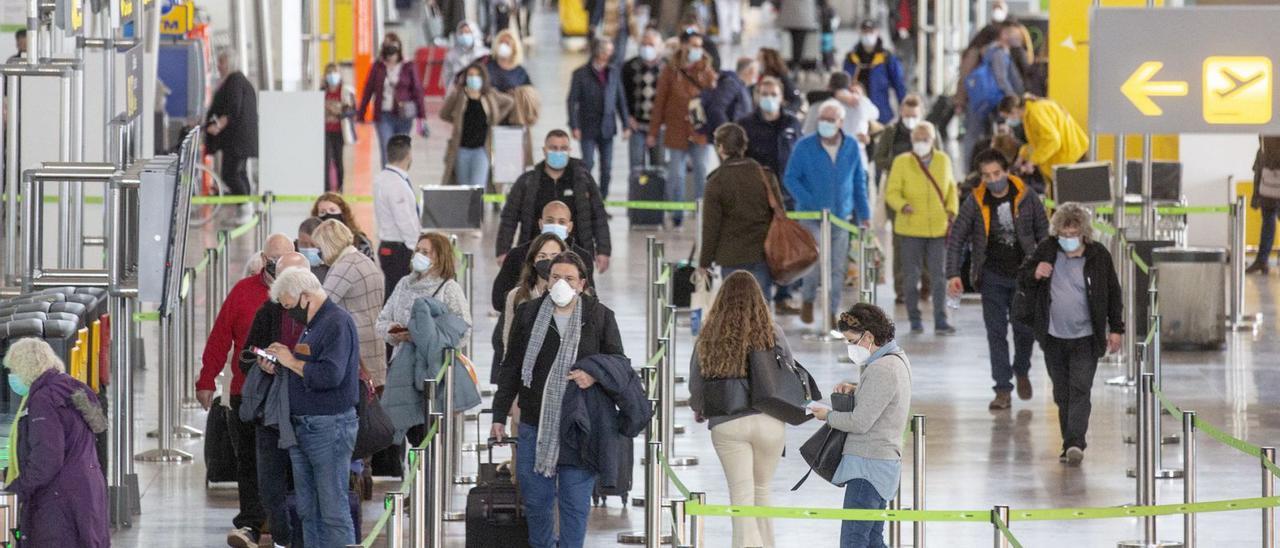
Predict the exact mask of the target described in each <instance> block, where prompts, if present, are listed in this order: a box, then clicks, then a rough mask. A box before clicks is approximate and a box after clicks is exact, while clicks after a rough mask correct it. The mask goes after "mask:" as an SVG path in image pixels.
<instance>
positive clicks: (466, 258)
mask: <svg viewBox="0 0 1280 548" xmlns="http://www.w3.org/2000/svg"><path fill="white" fill-rule="evenodd" d="M583 259H584V260H591V259H590V258H589V257H584V258H583ZM462 267H463V270H462V290H463V291H464V292H465V294H466V295H467V315H469V316H471V317H472V318H474V317H475V315H474V313H475V307H474V306H472V304H471V303H474V302H475V297H474V296H473V295H472V292H473V291H474V290H475V267H476V254H475V253H463V254H462ZM475 340H476V330H475V329H468V330H467V340H466V343H465V347H464V348H463V354H466V355H467V357H468V358H471V357H474V356H475V352H474V350H475ZM458 435H459V436H461V435H462V432H461V431H459V432H458ZM458 441H459V443H458V445H459V446H461V445H462V443H461V441H462V440H461V439H459V440H458Z"/></svg>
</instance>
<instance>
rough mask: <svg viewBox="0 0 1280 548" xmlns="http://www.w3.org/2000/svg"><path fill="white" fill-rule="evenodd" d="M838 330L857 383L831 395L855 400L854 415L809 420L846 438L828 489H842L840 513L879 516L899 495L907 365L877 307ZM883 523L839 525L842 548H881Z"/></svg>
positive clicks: (861, 310)
mask: <svg viewBox="0 0 1280 548" xmlns="http://www.w3.org/2000/svg"><path fill="white" fill-rule="evenodd" d="M836 328H837V329H839V330H840V333H842V334H843V335H844V338H845V341H847V342H848V343H849V359H850V360H852V361H853V365H854V367H856V368H857V369H858V377H857V381H855V382H842V383H840V384H838V385H836V387H835V390H834V391H835V392H839V393H842V394H853V398H854V401H856V402H857V405H856V406H854V408H853V411H832V410H830V409H829V408H826V407H816V406H815V407H814V408H813V416H814V418H816V419H818V420H820V421H826V422H827V424H829V425H830V426H831V427H832V428H834V429H836V430H840V431H842V432H847V433H848V437H847V438H846V439H845V442H844V452H843V453H844V455H843V457H842V458H841V460H840V466H839V467H838V468H837V469H836V473H835V475H834V476H833V477H832V478H831V483H834V484H836V485H840V486H843V487H844V508H847V509H861V510H883V509H884V508H885V501H888V500H890V499H892V498H893V497H894V495H896V494H897V492H898V478H899V477H900V476H901V475H902V432H903V431H904V430H906V428H907V421H908V420H909V416H910V409H911V361H910V360H908V359H907V353H906V352H905V351H903V350H902V347H900V346H898V343H897V341H895V340H894V325H893V321H892V320H890V319H889V318H888V316H886V315H885V313H884V311H883V310H881V309H880V307H878V306H875V305H873V304H866V303H858V304H855V305H853V307H852V308H850V309H849V311H848V312H845V313H843V314H841V315H840V321H839V322H838V324H837V326H836ZM884 545H885V544H884V522H883V521H843V522H841V523H840V548H872V547H876V546H884Z"/></svg>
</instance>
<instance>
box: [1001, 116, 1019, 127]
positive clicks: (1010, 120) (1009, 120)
mask: <svg viewBox="0 0 1280 548" xmlns="http://www.w3.org/2000/svg"><path fill="white" fill-rule="evenodd" d="M1004 123H1005V125H1007V126H1009V128H1010V129H1012V128H1015V127H1018V126H1021V125H1022V120H1019V119H1017V118H1005V120H1004Z"/></svg>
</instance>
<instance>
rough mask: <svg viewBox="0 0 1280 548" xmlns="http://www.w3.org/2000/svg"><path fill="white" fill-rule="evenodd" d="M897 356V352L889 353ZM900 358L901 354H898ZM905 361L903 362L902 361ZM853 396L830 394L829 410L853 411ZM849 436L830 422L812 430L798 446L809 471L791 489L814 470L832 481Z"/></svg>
mask: <svg viewBox="0 0 1280 548" xmlns="http://www.w3.org/2000/svg"><path fill="white" fill-rule="evenodd" d="M890 355H891V356H898V355H897V354H890ZM898 358H899V359H901V356H898ZM904 363H905V362H904ZM853 407H854V398H853V396H852V395H849V394H832V395H831V410H832V411H840V412H844V411H853ZM848 437H849V433H848V432H845V431H843V430H837V429H835V428H832V427H831V425H830V424H827V423H823V425H822V428H819V429H818V431H817V432H814V433H813V435H812V436H809V439H808V440H806V441H805V442H804V445H801V446H800V458H803V459H804V462H805V464H808V465H809V471H808V472H805V473H804V477H801V478H800V481H797V482H796V484H795V485H794V486H792V487H791V490H792V491H795V490H797V489H799V488H800V486H801V485H804V482H805V480H808V479H809V474H812V473H814V472H817V473H818V476H819V477H821V478H822V479H824V480H827V482H828V483H832V479H834V478H835V476H836V471H837V470H839V469H840V461H841V460H844V442H845V440H846V439H847V438H848Z"/></svg>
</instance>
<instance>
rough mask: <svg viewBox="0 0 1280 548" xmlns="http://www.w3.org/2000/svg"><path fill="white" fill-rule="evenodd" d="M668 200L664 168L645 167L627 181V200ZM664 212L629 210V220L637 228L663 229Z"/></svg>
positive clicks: (634, 172)
mask: <svg viewBox="0 0 1280 548" xmlns="http://www.w3.org/2000/svg"><path fill="white" fill-rule="evenodd" d="M666 199H667V172H666V170H665V169H663V168H655V167H650V166H648V165H646V166H645V168H644V169H642V170H640V171H633V172H632V173H631V177H629V178H628V179H627V200H628V201H632V202H636V201H644V202H660V201H663V200H666ZM662 217H663V215H662V210H660V209H659V210H653V209H628V210H627V220H628V221H630V222H631V226H632V228H635V227H654V228H661V227H662Z"/></svg>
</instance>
